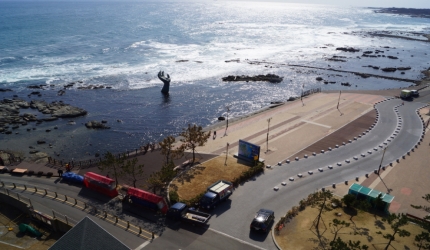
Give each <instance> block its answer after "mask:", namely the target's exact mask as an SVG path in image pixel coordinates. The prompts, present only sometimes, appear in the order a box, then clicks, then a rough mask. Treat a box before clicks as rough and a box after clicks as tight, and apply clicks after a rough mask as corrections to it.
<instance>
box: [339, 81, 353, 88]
mask: <svg viewBox="0 0 430 250" xmlns="http://www.w3.org/2000/svg"><path fill="white" fill-rule="evenodd" d="M341 85H342V86H347V87H351V84H350V83H349V82H342V83H341Z"/></svg>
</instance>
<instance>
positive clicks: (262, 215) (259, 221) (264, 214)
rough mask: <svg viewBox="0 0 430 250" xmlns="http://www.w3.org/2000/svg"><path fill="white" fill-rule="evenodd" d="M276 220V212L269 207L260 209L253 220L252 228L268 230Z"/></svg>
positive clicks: (262, 230)
mask: <svg viewBox="0 0 430 250" xmlns="http://www.w3.org/2000/svg"><path fill="white" fill-rule="evenodd" d="M274 221H275V212H273V211H272V210H269V209H263V208H262V209H260V210H259V211H258V212H257V214H256V215H255V217H254V219H253V220H252V222H251V225H250V229H251V230H256V231H261V232H268V231H270V229H271V228H272V225H273V223H274Z"/></svg>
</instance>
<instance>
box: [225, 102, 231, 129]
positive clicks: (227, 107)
mask: <svg viewBox="0 0 430 250" xmlns="http://www.w3.org/2000/svg"><path fill="white" fill-rule="evenodd" d="M225 108H226V109H227V125H226V126H225V133H224V136H227V129H228V112H229V111H230V107H229V106H226V107H225Z"/></svg>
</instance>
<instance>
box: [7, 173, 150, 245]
mask: <svg viewBox="0 0 430 250" xmlns="http://www.w3.org/2000/svg"><path fill="white" fill-rule="evenodd" d="M0 190H2V192H4V193H5V194H7V195H8V196H10V197H12V198H14V199H19V200H21V201H23V202H27V204H29V205H30V207H32V205H31V200H30V199H28V198H25V197H22V195H19V194H18V193H16V192H15V191H13V190H21V191H23V192H30V193H31V194H32V195H40V196H42V197H48V198H50V199H52V200H55V201H59V202H62V203H63V204H67V205H70V206H72V207H75V208H77V209H79V210H81V211H85V212H87V213H89V214H91V215H93V216H96V217H98V218H100V219H102V220H104V221H107V222H109V223H111V224H113V225H115V226H117V227H120V228H123V229H125V230H127V231H128V232H130V233H133V234H135V235H136V236H139V237H143V238H146V239H151V238H152V239H153V238H154V237H155V234H154V233H153V232H149V231H146V230H144V229H142V227H140V226H136V225H133V224H131V223H130V221H124V220H122V219H120V218H119V217H118V216H117V215H113V214H110V213H108V212H107V211H106V210H103V209H100V208H97V207H96V206H93V205H91V204H88V203H87V202H85V201H81V200H78V199H76V198H73V197H69V196H67V195H64V194H59V193H57V192H54V191H50V190H48V189H42V188H38V187H35V186H33V187H30V186H27V185H24V184H16V183H4V182H2V181H0ZM32 215H33V216H34V217H35V218H40V219H41V220H42V221H44V220H45V221H46V220H49V218H50V216H48V215H43V214H41V213H38V212H37V211H34V210H33V211H32ZM52 216H53V217H52V219H51V223H48V222H46V223H47V224H50V225H52V221H54V220H55V219H57V220H59V221H62V222H64V223H65V224H67V225H76V223H77V222H76V221H75V220H72V219H70V217H67V216H66V215H62V214H60V213H58V212H56V211H54V210H52ZM42 217H43V218H44V220H43V218H42Z"/></svg>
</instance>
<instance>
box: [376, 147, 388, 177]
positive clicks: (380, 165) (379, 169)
mask: <svg viewBox="0 0 430 250" xmlns="http://www.w3.org/2000/svg"><path fill="white" fill-rule="evenodd" d="M387 148H388V147H385V148H384V152H383V153H382V159H381V163H380V164H379V168H378V175H379V171H381V167H382V161H383V160H384V155H385V151H386V150H387Z"/></svg>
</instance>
